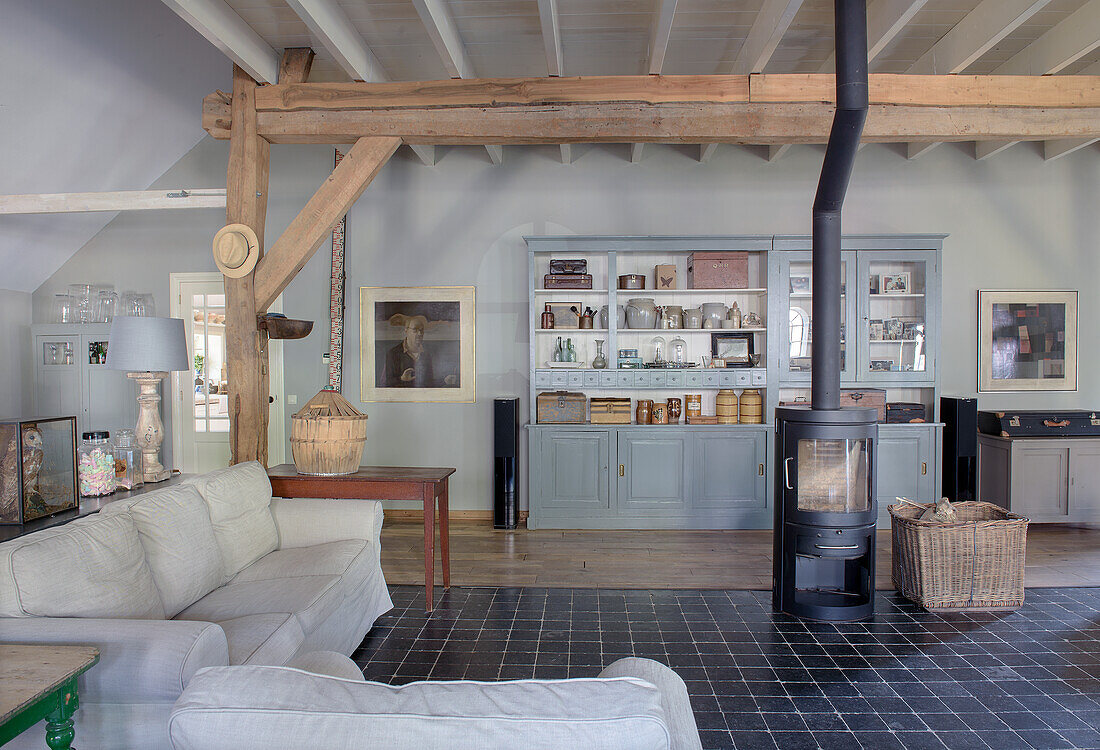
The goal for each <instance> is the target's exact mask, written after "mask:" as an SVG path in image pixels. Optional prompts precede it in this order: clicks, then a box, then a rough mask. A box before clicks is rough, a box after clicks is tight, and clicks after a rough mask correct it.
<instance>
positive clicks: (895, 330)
mask: <svg viewBox="0 0 1100 750" xmlns="http://www.w3.org/2000/svg"><path fill="white" fill-rule="evenodd" d="M882 326H883V329H884V333H885V338H886V340H887V341H900V340H901V339H902V338H904V331H905V324H904V323H902V322H901V318H887V319H886V320H884V321H882Z"/></svg>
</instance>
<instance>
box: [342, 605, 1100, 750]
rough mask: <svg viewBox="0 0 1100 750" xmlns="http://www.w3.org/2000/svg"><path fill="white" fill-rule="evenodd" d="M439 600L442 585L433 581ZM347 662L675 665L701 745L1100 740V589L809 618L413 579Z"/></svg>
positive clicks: (405, 671)
mask: <svg viewBox="0 0 1100 750" xmlns="http://www.w3.org/2000/svg"><path fill="white" fill-rule="evenodd" d="M437 591H438V589H437ZM391 594H392V596H393V600H394V604H395V607H394V609H393V610H392V611H391V612H390V613H388V614H387V615H385V616H383V617H382V618H381V619H379V621H378V623H377V624H376V625H375V627H374V629H373V630H371V632H370V633H369V634H368V635H367V638H366V639H365V640H364V641H363V644H362V646H361V647H360V648H359V650H358V651H356V653H355V654H354V655H353V658H354V659H355V660H356V661H357V662H358V663H359V664H360V665H361V666H362V667H363V672H364V674H365V675H366V677H367V679H370V680H378V681H381V682H390V683H394V684H402V683H406V682H410V681H413V680H421V679H427V678H431V679H444V680H446V679H460V678H465V679H484V680H498V679H501V680H503V679H512V678H530V677H536V678H561V677H577V676H591V675H595V674H597V673H598V672H599V671H600V669H601V667H603V666H605V665H607V664H610V663H611V662H613V661H615V660H616V659H618V658H620V657H623V656H645V657H649V658H652V659H656V660H658V661H661V662H663V663H665V664H668V665H669V666H671V667H673V668H674V669H675V670H676V671H677V672H678V673H679V674H680V676H681V677H683V678H684V680H685V682H686V683H687V687H688V693H689V694H690V695H691V700H692V705H693V707H694V709H695V718H696V721H697V722H698V724H699V729H700V731H701V734H702V737H703V746H704V747H705V748H739V749H747V748H753V749H755V748H779V749H780V750H801V749H802V748H807V749H808V750H815V749H821V750H847V749H849V748H851V749H852V750H860V749H861V748H864V749H866V750H892V749H893V748H897V749H899V750H900V749H901V748H905V749H906V750H944V748H949V749H950V750H962V749H963V748H967V749H970V748H973V749H975V750H990V749H992V750H1015V749H1016V748H1021V749H1024V750H1027V749H1030V748H1040V749H1041V750H1055V749H1056V748H1080V749H1085V748H1089V749H1094V750H1095V749H1096V748H1100V588H1096V589H1088V588H1066V589H1029V590H1028V592H1027V600H1026V603H1025V604H1024V606H1023V608H1021V609H1020V610H1018V611H1016V612H1012V613H1006V614H977V613H975V614H949V615H933V614H929V613H926V612H924V611H923V610H920V609H918V608H917V607H915V606H913V605H912V604H910V603H908V602H907V601H905V600H903V599H901V598H900V597H898V596H897V595H896V594H891V595H887V594H883V593H880V594H879V596H878V598H877V601H876V609H875V616H874V618H873V619H872V620H870V621H868V622H863V623H854V624H839V625H832V624H822V623H813V622H803V621H800V620H797V619H795V618H792V617H788V616H785V615H777V614H774V613H773V612H772V610H771V595H770V593H769V592H764V591H624V590H607V589H598V590H597V589H545V588H453V589H451V590H450V591H449V592H447V593H446V594H444V595H443V596H442V597H441V599H439V601H438V602H437V604H436V610H435V611H434V612H433V613H432V614H431V615H430V616H429V615H426V614H425V613H424V593H423V589H422V588H421V587H417V586H392V587H391Z"/></svg>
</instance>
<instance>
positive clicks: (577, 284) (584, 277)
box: [542, 273, 592, 289]
mask: <svg viewBox="0 0 1100 750" xmlns="http://www.w3.org/2000/svg"><path fill="white" fill-rule="evenodd" d="M542 287H543V289H591V288H592V274H590V273H548V274H546V275H545V276H543V277H542Z"/></svg>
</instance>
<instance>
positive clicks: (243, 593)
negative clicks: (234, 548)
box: [176, 576, 361, 634]
mask: <svg viewBox="0 0 1100 750" xmlns="http://www.w3.org/2000/svg"><path fill="white" fill-rule="evenodd" d="M353 579H354V577H353V576H346V577H344V578H341V577H339V576H302V577H299V578H272V579H268V580H264V581H243V582H241V583H227V584H226V585H224V586H222V587H221V588H218V589H214V590H213V591H211V592H210V593H209V594H207V595H206V596H204V597H203V598H202V599H199V600H198V601H197V602H195V603H194V604H192V605H191V606H190V607H188V608H187V609H185V610H183V611H182V612H180V613H179V614H178V615H176V619H178V620H205V621H207V622H223V621H225V620H231V619H233V618H235V617H245V616H246V615H262V614H277V613H284V614H290V615H294V616H295V617H296V618H297V620H298V622H299V624H300V625H301V626H302V631H303V632H305V633H307V634H308V633H310V632H311V631H313V630H314V629H315V628H316V627H317V626H318V625H320V624H321V623H322V622H323V621H324V620H325V618H327V617H328V616H329V615H330V614H332V612H333V611H334V610H335V609H336V608H337V607H339V606H340V602H342V601H343V599H344V597H345V596H346V590H347V589H350V588H353V587H355V586H358V585H361V581H359V580H353Z"/></svg>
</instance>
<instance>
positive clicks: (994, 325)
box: [978, 290, 1077, 393]
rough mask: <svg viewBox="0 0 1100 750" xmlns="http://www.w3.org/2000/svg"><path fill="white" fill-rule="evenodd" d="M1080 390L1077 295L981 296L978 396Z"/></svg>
mask: <svg viewBox="0 0 1100 750" xmlns="http://www.w3.org/2000/svg"><path fill="white" fill-rule="evenodd" d="M1075 390H1077V292H1016V291H989V290H980V291H979V292H978V392H979V393H985V392H990V391H1075Z"/></svg>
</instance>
